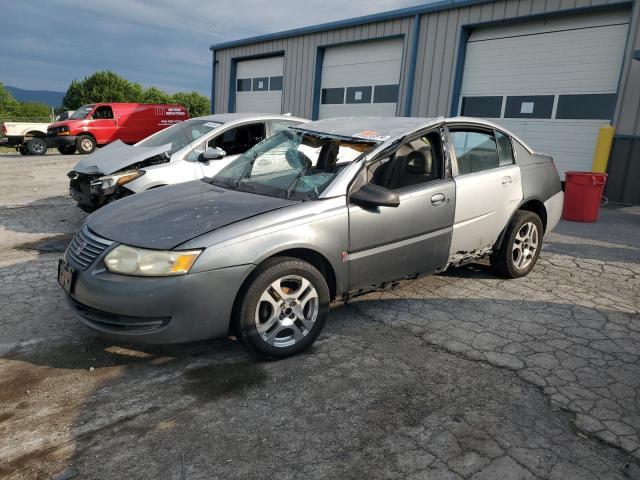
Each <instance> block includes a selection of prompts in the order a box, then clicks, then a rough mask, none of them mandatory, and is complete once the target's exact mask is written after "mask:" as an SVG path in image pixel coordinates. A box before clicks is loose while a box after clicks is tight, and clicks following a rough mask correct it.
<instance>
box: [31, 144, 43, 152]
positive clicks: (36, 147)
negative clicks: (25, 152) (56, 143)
mask: <svg viewBox="0 0 640 480" xmlns="http://www.w3.org/2000/svg"><path fill="white" fill-rule="evenodd" d="M31 149H32V150H33V152H34V153H35V154H37V155H40V154H41V153H43V152H44V143H42V142H33V145H32V146H31Z"/></svg>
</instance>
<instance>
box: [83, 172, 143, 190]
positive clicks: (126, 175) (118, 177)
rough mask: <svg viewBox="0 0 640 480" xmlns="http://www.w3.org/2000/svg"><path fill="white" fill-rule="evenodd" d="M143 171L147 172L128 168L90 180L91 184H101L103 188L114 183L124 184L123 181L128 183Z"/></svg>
mask: <svg viewBox="0 0 640 480" xmlns="http://www.w3.org/2000/svg"><path fill="white" fill-rule="evenodd" d="M145 173H147V172H145V171H144V170H128V171H126V172H120V173H116V174H114V175H106V176H104V177H100V178H98V180H96V181H95V182H92V184H93V185H102V189H103V190H104V189H106V188H109V187H114V186H116V185H124V184H125V183H129V182H131V181H132V180H135V179H136V178H138V177H141V176H142V175H144V174H145Z"/></svg>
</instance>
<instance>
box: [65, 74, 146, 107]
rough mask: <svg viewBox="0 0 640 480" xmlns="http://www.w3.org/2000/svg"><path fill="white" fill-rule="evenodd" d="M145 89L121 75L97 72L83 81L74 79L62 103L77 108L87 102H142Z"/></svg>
mask: <svg viewBox="0 0 640 480" xmlns="http://www.w3.org/2000/svg"><path fill="white" fill-rule="evenodd" d="M142 94H143V89H142V86H141V85H140V84H139V83H135V82H130V81H129V80H127V79H125V78H122V77H121V76H120V75H118V74H116V73H113V72H109V71H103V72H96V73H94V74H93V75H90V76H88V77H85V78H84V79H82V80H81V81H78V80H73V81H72V82H71V85H69V89H68V90H67V94H66V95H65V96H64V99H63V100H62V105H63V106H64V107H66V108H67V109H69V110H75V109H77V108H78V107H80V106H82V105H85V104H87V103H97V102H134V103H135V102H140V101H141V100H142Z"/></svg>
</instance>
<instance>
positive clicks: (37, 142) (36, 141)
mask: <svg viewBox="0 0 640 480" xmlns="http://www.w3.org/2000/svg"><path fill="white" fill-rule="evenodd" d="M25 147H26V149H27V152H29V155H44V154H45V153H47V142H45V140H44V138H40V137H33V138H32V139H30V140H29V141H28V142H27V143H26V144H25Z"/></svg>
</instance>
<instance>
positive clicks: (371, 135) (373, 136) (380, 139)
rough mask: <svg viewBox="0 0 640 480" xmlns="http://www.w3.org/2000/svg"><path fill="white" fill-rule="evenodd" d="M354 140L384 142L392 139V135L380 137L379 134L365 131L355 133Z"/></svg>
mask: <svg viewBox="0 0 640 480" xmlns="http://www.w3.org/2000/svg"><path fill="white" fill-rule="evenodd" d="M353 138H366V139H367V140H376V141H378V142H384V141H385V140H389V139H390V138H391V136H390V135H378V132H372V131H371V130H365V131H364V132H359V133H354V134H353Z"/></svg>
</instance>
